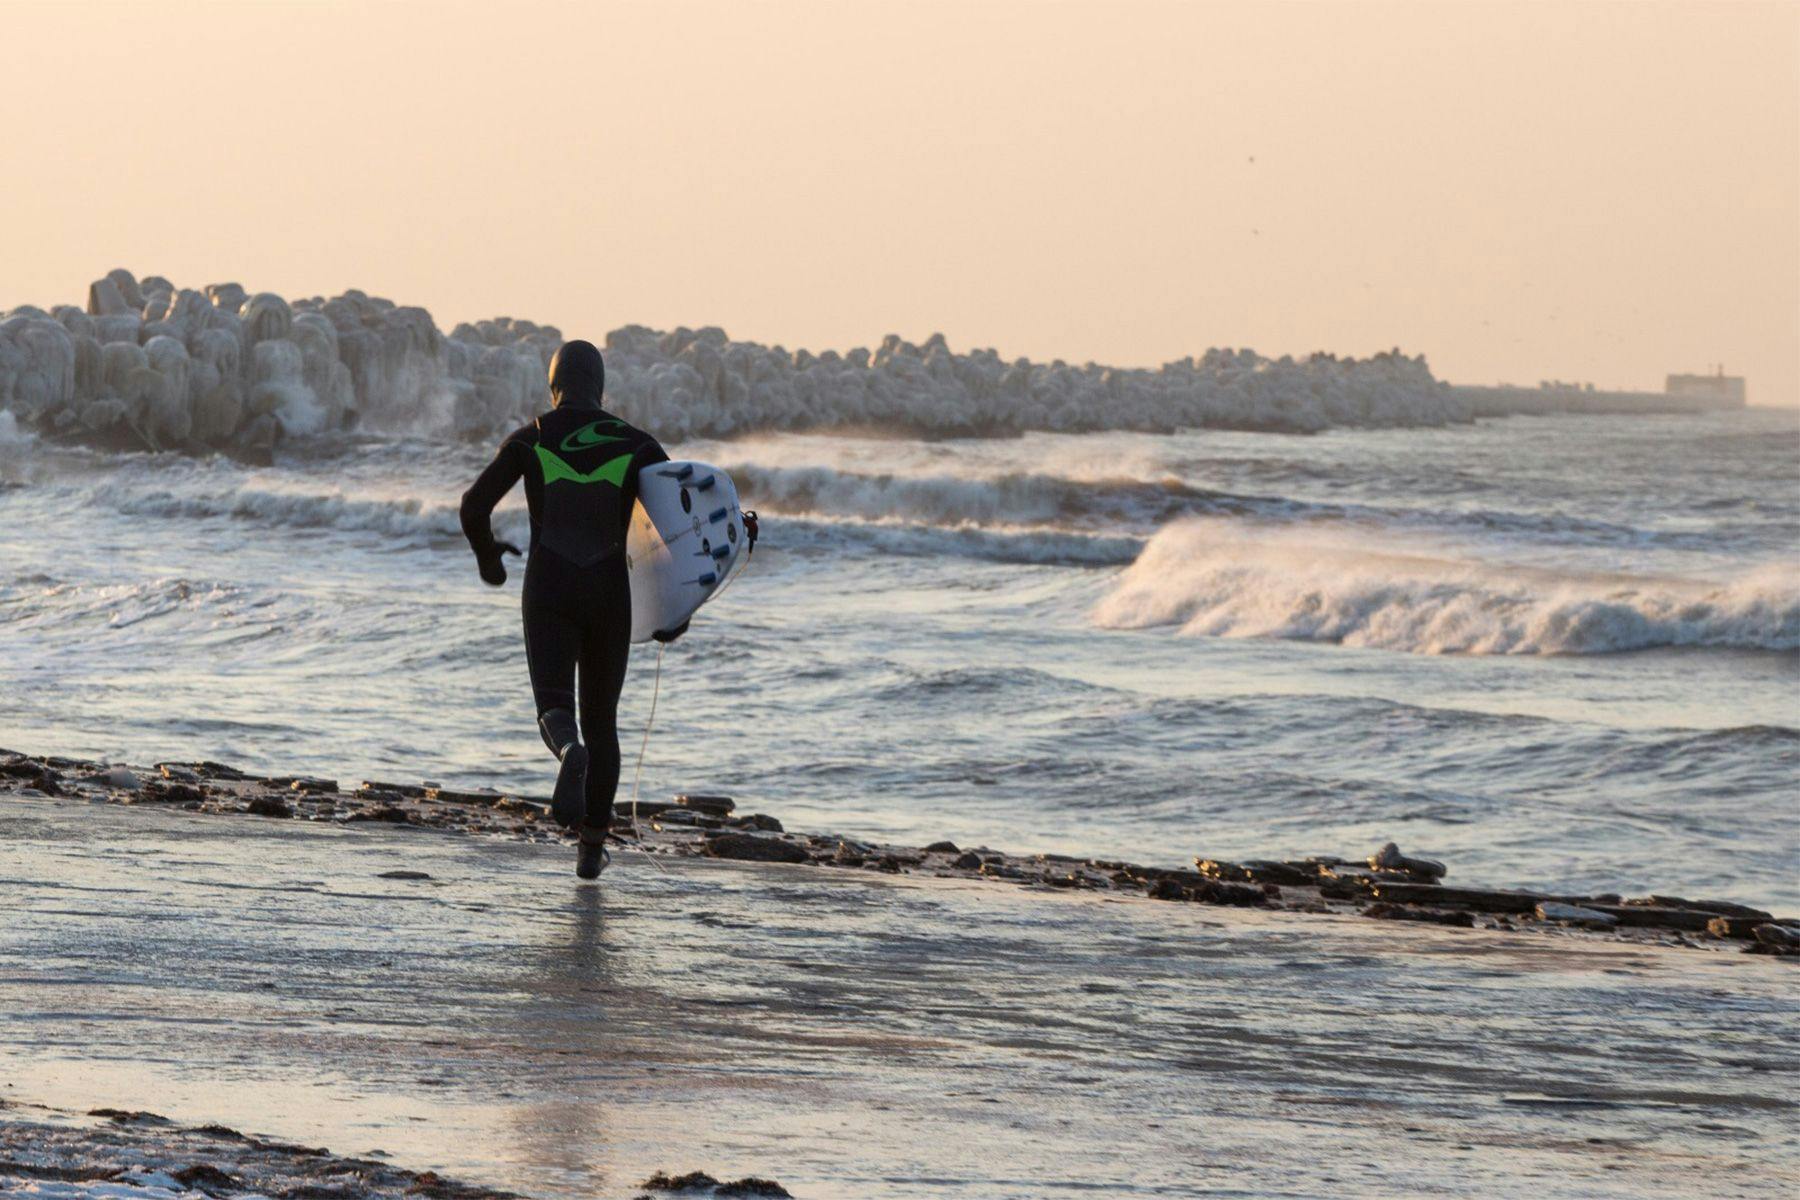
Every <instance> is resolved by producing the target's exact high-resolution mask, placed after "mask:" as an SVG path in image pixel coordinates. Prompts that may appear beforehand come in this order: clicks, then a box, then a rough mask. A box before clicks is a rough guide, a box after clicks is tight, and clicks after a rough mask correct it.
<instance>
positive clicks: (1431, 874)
mask: <svg viewBox="0 0 1800 1200" xmlns="http://www.w3.org/2000/svg"><path fill="white" fill-rule="evenodd" d="M1369 866H1370V867H1372V868H1374V869H1375V870H1378V871H1399V872H1402V873H1403V874H1407V875H1411V876H1413V877H1414V878H1416V879H1422V880H1424V881H1425V882H1427V883H1436V882H1437V881H1438V880H1440V879H1442V878H1443V877H1444V875H1445V873H1446V868H1445V866H1444V864H1443V863H1441V862H1437V861H1435V860H1433V859H1429V858H1413V857H1410V856H1408V855H1405V854H1402V853H1400V847H1399V845H1398V844H1396V843H1394V842H1389V843H1388V844H1387V845H1385V846H1383V847H1382V848H1381V849H1379V850H1377V851H1376V852H1375V853H1374V854H1371V855H1370V856H1369Z"/></svg>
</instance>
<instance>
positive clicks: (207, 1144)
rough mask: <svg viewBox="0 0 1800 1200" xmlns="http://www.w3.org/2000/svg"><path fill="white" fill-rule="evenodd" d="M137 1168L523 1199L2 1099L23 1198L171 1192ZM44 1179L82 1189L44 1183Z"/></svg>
mask: <svg viewBox="0 0 1800 1200" xmlns="http://www.w3.org/2000/svg"><path fill="white" fill-rule="evenodd" d="M139 1171H142V1172H145V1173H153V1172H154V1173H161V1174H163V1175H166V1176H167V1177H168V1178H169V1179H172V1180H173V1181H174V1182H175V1183H176V1184H178V1185H179V1186H180V1187H181V1188H183V1189H186V1190H184V1191H183V1192H182V1194H183V1195H207V1196H219V1197H224V1196H279V1197H292V1198H296V1200H297V1198H299V1197H319V1198H321V1200H322V1198H325V1197H345V1198H348V1197H356V1198H357V1200H413V1198H415V1197H430V1198H434V1200H520V1198H519V1197H517V1196H515V1195H514V1194H513V1193H511V1192H502V1191H497V1190H495V1189H492V1188H485V1187H477V1186H472V1185H469V1184H464V1183H459V1182H457V1181H455V1180H453V1179H445V1178H443V1177H442V1176H439V1175H437V1174H435V1173H433V1172H430V1171H426V1172H423V1173H420V1172H413V1171H408V1170H405V1169H404V1168H400V1167H395V1166H390V1165H388V1164H387V1163H384V1162H380V1161H378V1160H376V1159H373V1158H349V1157H342V1156H339V1155H334V1154H332V1153H331V1152H330V1151H328V1150H325V1149H323V1148H320V1147H313V1146H298V1145H294V1144H291V1143H288V1142H282V1141H277V1140H274V1139H271V1138H263V1137H258V1136H255V1135H252V1134H245V1133H239V1132H238V1131H237V1130H235V1129H229V1128H226V1127H225V1126H223V1125H202V1126H198V1127H188V1126H182V1125H178V1124H176V1123H175V1122H173V1121H170V1120H167V1119H166V1118H163V1117H159V1116H157V1115H156V1114H154V1113H147V1112H135V1111H129V1110H123V1109H113V1108H96V1109H93V1110H92V1111H91V1112H89V1113H88V1114H87V1118H86V1119H84V1118H83V1117H80V1116H77V1115H76V1114H74V1113H69V1112H61V1111H58V1110H54V1109H46V1108H41V1107H39V1106H36V1105H9V1104H7V1103H6V1102H4V1101H0V1194H4V1195H8V1196H10V1195H13V1194H14V1191H15V1189H16V1190H17V1191H18V1192H19V1193H20V1194H22V1195H38V1194H40V1193H43V1192H48V1193H49V1194H52V1195H56V1196H75V1195H80V1196H88V1195H94V1196H101V1195H104V1196H126V1195H130V1196H139V1195H142V1196H150V1195H159V1196H162V1195H169V1194H170V1193H169V1191H168V1190H167V1185H166V1183H165V1184H164V1186H161V1187H159V1186H156V1185H155V1184H153V1183H147V1182H144V1177H143V1176H141V1175H139V1174H138V1172H139ZM151 1178H152V1179H153V1178H154V1175H151ZM45 1183H49V1184H52V1185H76V1186H74V1187H63V1186H52V1187H50V1188H44V1187H43V1186H42V1185H43V1184H45ZM717 1194H719V1195H724V1194H726V1193H723V1192H720V1193H717ZM739 1194H742V1195H755V1194H757V1193H750V1192H746V1193H739ZM767 1194H773V1193H767ZM783 1194H785V1193H783Z"/></svg>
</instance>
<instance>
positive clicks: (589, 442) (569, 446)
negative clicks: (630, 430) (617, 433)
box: [562, 417, 625, 452]
mask: <svg viewBox="0 0 1800 1200" xmlns="http://www.w3.org/2000/svg"><path fill="white" fill-rule="evenodd" d="M624 424H625V422H623V421H615V420H613V419H612V418H610V417H609V418H606V419H605V420H601V421H590V422H589V423H588V424H586V425H583V426H582V427H581V428H580V429H577V430H576V431H575V432H574V433H571V434H570V435H569V436H568V437H566V438H564V439H563V440H562V448H563V450H564V451H565V452H567V451H573V450H586V449H587V448H588V447H590V446H604V445H606V443H608V442H622V441H624V440H625V439H624V438H619V437H613V436H611V435H610V434H605V433H601V432H600V427H601V426H602V425H615V426H622V425H624Z"/></svg>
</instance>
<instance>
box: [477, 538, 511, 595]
mask: <svg viewBox="0 0 1800 1200" xmlns="http://www.w3.org/2000/svg"><path fill="white" fill-rule="evenodd" d="M508 554H510V555H513V556H514V557H515V558H516V557H518V554H519V548H518V547H517V546H515V545H513V544H512V543H511V542H495V543H494V553H492V554H490V555H488V556H487V557H486V558H479V559H476V560H475V561H476V563H477V564H478V565H479V566H480V568H481V582H483V583H487V584H492V585H493V586H494V587H499V586H500V585H501V584H503V583H505V582H506V562H505V560H504V556H505V555H508Z"/></svg>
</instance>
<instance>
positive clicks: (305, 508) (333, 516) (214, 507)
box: [96, 487, 525, 546]
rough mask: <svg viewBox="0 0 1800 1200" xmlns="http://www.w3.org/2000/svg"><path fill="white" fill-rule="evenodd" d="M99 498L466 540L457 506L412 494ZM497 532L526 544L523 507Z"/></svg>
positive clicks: (139, 506)
mask: <svg viewBox="0 0 1800 1200" xmlns="http://www.w3.org/2000/svg"><path fill="white" fill-rule="evenodd" d="M96 500H97V501H99V502H102V503H107V504H109V505H110V507H111V508H112V509H113V510H114V511H116V512H122V513H127V514H130V515H133V516H143V517H164V518H180V519H184V520H207V519H228V520H234V521H246V522H250V523H252V524H258V525H266V526H279V527H282V528H287V529H332V530H341V531H343V532H347V533H375V534H381V535H382V536H383V537H385V538H387V539H388V540H389V541H390V542H393V543H398V544H405V545H421V546H422V545H434V544H455V545H461V544H462V542H463V535H462V525H461V523H460V521H459V519H458V516H457V509H456V506H454V505H450V504H441V503H432V502H427V501H423V500H419V499H416V498H411V497H399V498H393V499H362V498H356V497H350V496H345V495H343V494H341V493H317V492H290V491H281V490H278V489H263V488H254V487H242V488H234V489H231V490H228V491H224V492H214V493H201V494H195V495H177V494H175V493H173V492H168V491H150V492H137V491H130V490H126V489H123V488H118V489H114V488H103V489H101V491H100V492H99V493H98V494H97V495H96ZM495 517H496V520H495V532H496V533H497V534H498V535H499V536H501V537H502V538H508V539H510V540H514V541H520V543H521V544H523V540H522V539H523V537H524V528H525V514H524V512H523V510H522V509H518V508H513V509H507V510H502V511H501V512H499V513H496V514H495Z"/></svg>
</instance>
